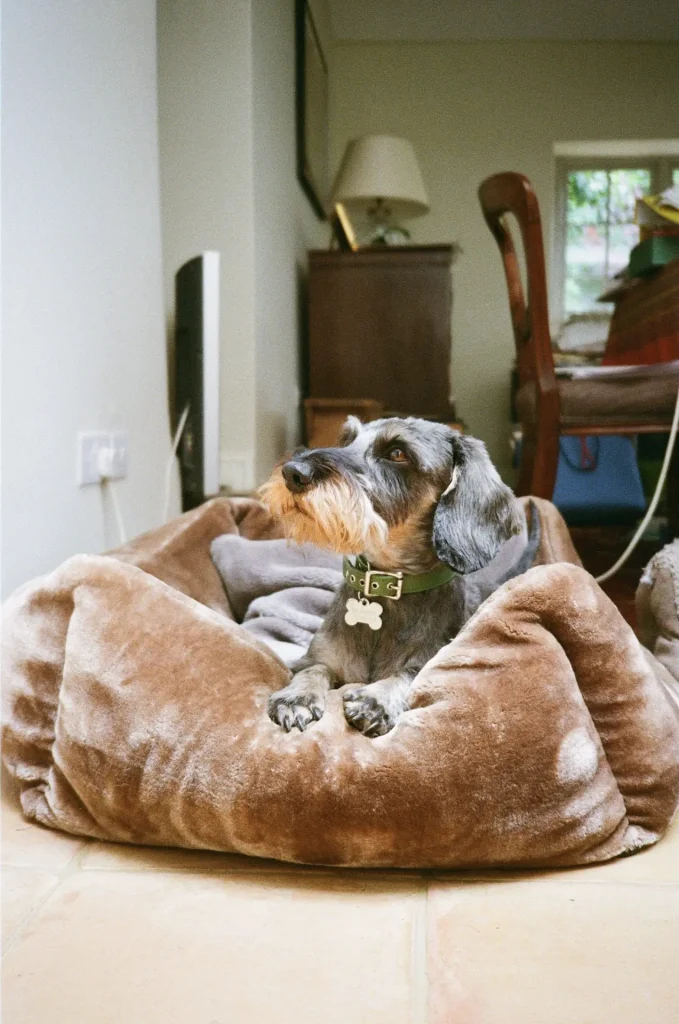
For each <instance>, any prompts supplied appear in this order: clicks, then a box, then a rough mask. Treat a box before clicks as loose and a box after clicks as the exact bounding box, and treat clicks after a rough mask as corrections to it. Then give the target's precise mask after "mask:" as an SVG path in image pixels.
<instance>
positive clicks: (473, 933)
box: [2, 795, 679, 1024]
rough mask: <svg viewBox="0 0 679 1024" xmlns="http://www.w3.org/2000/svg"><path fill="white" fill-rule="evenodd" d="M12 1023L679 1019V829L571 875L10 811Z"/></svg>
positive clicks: (7, 893) (6, 820)
mask: <svg viewBox="0 0 679 1024" xmlns="http://www.w3.org/2000/svg"><path fill="white" fill-rule="evenodd" d="M2 860H3V880H2V883H3V910H4V913H3V949H4V963H3V974H4V977H3V982H4V984H3V1007H2V1008H3V1016H2V1020H3V1022H4V1024H268V1022H272V1024H288V1022H290V1024H293V1022H294V1024H363V1022H365V1024H406V1022H408V1024H423V1022H425V1021H428V1022H430V1024H677V1022H679V971H678V970H677V951H678V950H679V821H675V824H674V827H673V829H672V832H671V834H670V835H669V836H667V837H666V838H665V839H664V840H662V841H661V842H660V843H659V844H658V846H656V847H654V848H652V849H650V850H648V851H646V852H644V853H641V854H638V855H637V856H635V857H631V858H628V859H626V860H623V861H619V862H615V863H612V864H608V865H603V866H598V867H592V868H588V869H586V870H578V871H564V872H552V873H532V874H529V875H526V874H524V875H520V876H516V875H495V876H493V875H486V876H485V877H471V876H464V875H446V874H441V873H438V874H436V875H425V874H421V873H417V872H413V873H407V874H406V873H398V874H397V873H393V872H392V873H390V872H350V871H332V870H321V869H304V868H296V867H293V866H289V865H288V866H286V865H278V864H275V863H273V862H261V861H256V860H250V859H248V858H245V857H229V856H224V855H218V854H200V853H191V852H186V851H179V850H174V851H173V850H146V849H139V848H135V847H124V846H115V845H109V844H102V843H96V842H80V841H78V840H74V839H71V838H68V837H64V836H61V835H59V834H57V833H53V832H50V831H48V830H44V829H40V828H37V827H34V826H31V825H28V824H27V823H26V822H25V821H24V820H23V819H22V818H21V816H20V813H19V811H18V810H17V807H16V803H15V801H14V799H13V798H12V796H11V795H10V796H8V797H6V798H5V801H4V803H3V845H2Z"/></svg>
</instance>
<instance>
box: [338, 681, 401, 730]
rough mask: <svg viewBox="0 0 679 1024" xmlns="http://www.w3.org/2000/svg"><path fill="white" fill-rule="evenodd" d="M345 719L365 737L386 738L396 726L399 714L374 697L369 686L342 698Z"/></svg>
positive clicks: (349, 692)
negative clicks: (385, 735)
mask: <svg viewBox="0 0 679 1024" xmlns="http://www.w3.org/2000/svg"><path fill="white" fill-rule="evenodd" d="M342 699H343V701H344V717H345V718H346V720H347V722H348V723H349V725H352V726H353V727H354V729H358V731H359V732H362V733H363V735H364V736H370V737H375V736H384V734H385V733H387V732H391V730H392V729H393V728H394V726H395V725H396V720H397V718H398V714H397V713H394V711H393V710H392V709H390V708H389V707H387V706H385V704H383V703H382V702H381V701H380V700H379V698H378V697H373V696H372V695H371V693H370V692H369V687H368V686H357V687H354V688H353V689H351V690H347V692H346V693H345V694H344V695H343V697H342Z"/></svg>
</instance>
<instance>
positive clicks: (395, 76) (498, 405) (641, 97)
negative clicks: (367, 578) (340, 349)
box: [331, 42, 679, 473]
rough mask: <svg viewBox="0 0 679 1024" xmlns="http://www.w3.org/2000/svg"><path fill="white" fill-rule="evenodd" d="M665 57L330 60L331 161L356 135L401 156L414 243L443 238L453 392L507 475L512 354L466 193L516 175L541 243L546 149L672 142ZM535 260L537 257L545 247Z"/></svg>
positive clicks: (546, 209) (348, 47)
mask: <svg viewBox="0 0 679 1024" xmlns="http://www.w3.org/2000/svg"><path fill="white" fill-rule="evenodd" d="M678 95H679V46H677V45H676V44H668V45H659V44H636V43H635V44H631V43H630V44H624V43H549V42H510V43H501V42H489V43H471V42H468V43H455V42H443V43H377V44H368V43H346V44H337V45H336V46H335V47H334V53H333V82H332V92H331V98H332V110H331V129H332V152H333V166H337V163H338V162H339V159H340V157H341V154H342V152H343V149H344V146H345V144H346V142H347V140H348V139H349V138H351V137H353V136H355V135H361V134H363V133H364V132H387V133H391V134H394V135H403V136H405V137H406V138H409V139H410V140H411V141H412V142H413V143H414V145H415V148H416V151H417V154H418V157H419V159H420V163H421V165H422V171H423V174H424V179H425V182H426V185H427V190H428V192H429V198H430V201H431V212H430V213H429V214H428V215H427V216H426V217H424V218H422V219H421V220H416V221H412V223H411V224H410V225H409V226H410V227H411V229H412V233H413V237H414V240H416V241H421V242H447V241H451V240H454V241H456V242H458V243H460V244H461V245H462V248H463V250H464V253H463V255H462V256H461V257H460V259H459V262H458V263H457V265H456V267H455V268H454V270H453V280H454V309H453V381H454V390H455V393H456V396H457V400H458V409H459V412H460V413H461V415H462V416H463V417H464V419H465V420H466V421H467V423H468V425H469V429H470V430H471V431H472V432H473V433H475V434H477V435H479V436H480V437H483V438H484V439H485V440H486V441H488V442H489V446H490V449H491V453H492V455H493V456H494V458H495V459H496V460H497V461H498V463H499V465H500V467H501V469H502V470H503V471H504V472H505V473H506V472H507V471H508V468H509V466H508V461H509V458H508V445H507V440H508V432H509V375H510V367H511V363H512V360H513V343H512V335H511V328H510V321H509V310H508V304H507V295H506V290H505V285H504V279H503V275H502V270H501V265H500V259H499V255H498V252H497V248H496V246H495V242H494V241H493V239H492V238H491V235H490V232H489V231H488V229H487V228H486V226H485V224H484V222H483V219H482V217H481V212H480V209H479V206H478V200H477V197H476V190H477V188H478V185H479V184H480V182H481V181H482V180H483V178H485V177H486V176H487V175H489V174H493V173H495V172H496V171H503V170H516V171H523V172H524V173H525V174H527V175H528V176H529V178H531V180H532V181H533V183H534V185H535V187H536V190H537V193H538V197H539V199H540V201H541V205H542V213H543V218H544V227H545V233H546V240H547V243H549V236H550V231H551V220H552V203H553V193H554V157H553V144H554V143H555V142H556V141H564V140H573V139H606V138H609V139H619V138H625V139H634V138H640V139H641V138H666V137H671V136H673V135H676V134H677V128H678V126H679V122H678V121H677V96H678ZM548 251H549V247H548Z"/></svg>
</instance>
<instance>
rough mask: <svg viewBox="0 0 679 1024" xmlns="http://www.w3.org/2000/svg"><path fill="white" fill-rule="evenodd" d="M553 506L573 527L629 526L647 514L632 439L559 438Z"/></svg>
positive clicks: (596, 437)
mask: <svg viewBox="0 0 679 1024" xmlns="http://www.w3.org/2000/svg"><path fill="white" fill-rule="evenodd" d="M552 501H553V502H554V504H555V505H556V507H557V508H558V509H559V511H560V512H561V515H562V516H563V517H564V519H565V520H566V522H567V523H568V524H569V525H570V526H585V525H586V526H593V525H597V526H598V525H605V524H627V523H632V522H635V521H636V520H637V519H639V518H640V517H641V516H642V515H643V514H644V512H645V511H646V498H645V495H644V488H643V485H642V482H641V474H640V473H639V466H638V465H637V457H636V451H635V448H634V445H633V443H632V441H631V439H630V438H629V437H617V436H615V435H604V436H599V435H595V436H592V437H561V438H559V466H558V469H557V473H556V485H555V487H554V494H553V496H552Z"/></svg>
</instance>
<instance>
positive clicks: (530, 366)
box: [479, 171, 556, 401]
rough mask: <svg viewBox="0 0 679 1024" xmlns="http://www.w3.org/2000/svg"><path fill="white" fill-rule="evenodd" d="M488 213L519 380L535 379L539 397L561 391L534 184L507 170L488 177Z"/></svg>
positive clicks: (482, 190) (484, 187) (483, 198)
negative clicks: (510, 220)
mask: <svg viewBox="0 0 679 1024" xmlns="http://www.w3.org/2000/svg"><path fill="white" fill-rule="evenodd" d="M479 201H480V203H481V209H482V210H483V216H484V217H485V219H486V223H487V224H488V227H489V228H490V230H491V231H492V233H493V236H494V238H495V241H496V242H497V244H498V246H499V248H500V255H501V256H502V263H503V266H504V270H505V277H506V279H507V288H508V291H509V307H510V311H511V317H512V328H513V330H514V343H515V345H516V361H517V368H518V371H519V383H520V384H525V383H526V381H531V380H532V381H535V382H536V383H537V385H538V392H539V395H538V401H539V400H540V398H541V397H542V396H545V395H546V394H548V393H550V392H552V393H554V394H556V377H555V374H554V356H553V354H552V341H551V337H550V333H549V312H548V308H547V284H546V278H545V252H544V248H543V244H542V224H541V221H540V207H539V206H538V200H537V196H536V195H535V192H534V191H533V186H532V185H531V183H530V182H529V180H528V178H526V177H525V176H524V175H523V174H516V173H515V172H513V171H506V172H505V173H503V174H494V175H493V176H492V177H490V178H486V180H485V181H484V182H482V183H481V185H480V187H479ZM508 213H511V214H513V215H514V216H515V217H516V220H517V223H518V225H519V229H520V231H521V239H522V242H523V250H524V255H525V260H526V285H527V289H526V290H527V293H528V295H527V301H526V296H525V295H524V289H523V284H522V282H521V271H520V268H519V261H518V259H517V255H516V249H515V247H514V240H513V238H512V234H511V231H510V230H509V227H508V226H507V224H506V222H505V215H506V214H508Z"/></svg>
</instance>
